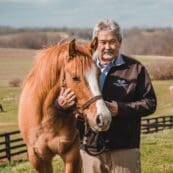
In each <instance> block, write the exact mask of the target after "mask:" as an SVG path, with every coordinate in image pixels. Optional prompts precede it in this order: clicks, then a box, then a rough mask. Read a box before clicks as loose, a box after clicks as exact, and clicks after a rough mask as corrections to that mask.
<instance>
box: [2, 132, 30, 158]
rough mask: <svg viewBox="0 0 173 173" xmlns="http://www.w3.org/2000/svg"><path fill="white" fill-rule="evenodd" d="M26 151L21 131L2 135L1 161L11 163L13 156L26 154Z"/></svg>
mask: <svg viewBox="0 0 173 173" xmlns="http://www.w3.org/2000/svg"><path fill="white" fill-rule="evenodd" d="M26 151H27V150H26V146H25V144H24V143H23V140H22V138H21V136H20V132H19V131H13V132H9V133H4V134H0V160H4V159H7V160H8V161H11V158H12V157H13V156H16V155H19V154H22V153H26Z"/></svg>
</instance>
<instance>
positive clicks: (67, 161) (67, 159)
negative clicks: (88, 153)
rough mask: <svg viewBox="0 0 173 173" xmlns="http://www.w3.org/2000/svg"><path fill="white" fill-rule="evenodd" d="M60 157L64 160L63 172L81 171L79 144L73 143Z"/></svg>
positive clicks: (78, 172)
mask: <svg viewBox="0 0 173 173" xmlns="http://www.w3.org/2000/svg"><path fill="white" fill-rule="evenodd" d="M62 159H63V161H64V168H65V170H64V173H81V169H82V161H81V157H80V151H79V144H78V143H77V144H76V143H74V144H73V146H72V147H71V149H70V150H69V151H68V152H66V153H65V154H64V155H63V156H62Z"/></svg>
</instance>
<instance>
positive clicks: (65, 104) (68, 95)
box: [57, 87, 76, 110]
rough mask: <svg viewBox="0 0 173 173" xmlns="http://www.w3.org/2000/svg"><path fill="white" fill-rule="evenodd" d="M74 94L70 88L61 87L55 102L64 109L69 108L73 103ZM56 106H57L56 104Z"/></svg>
mask: <svg viewBox="0 0 173 173" xmlns="http://www.w3.org/2000/svg"><path fill="white" fill-rule="evenodd" d="M75 99H76V96H75V94H74V92H73V91H71V89H70V88H64V87H62V88H61V91H60V94H59V97H58V98H57V102H58V103H57V104H58V105H59V106H60V107H61V108H62V109H64V110H67V109H69V108H70V107H72V106H73V105H75ZM57 107H58V106H57Z"/></svg>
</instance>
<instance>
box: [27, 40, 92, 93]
mask: <svg viewBox="0 0 173 173" xmlns="http://www.w3.org/2000/svg"><path fill="white" fill-rule="evenodd" d="M68 46H69V43H68V42H62V43H60V44H57V45H54V46H50V47H48V48H45V49H43V50H41V51H40V52H39V53H38V54H37V55H36V57H35V58H36V59H35V63H34V65H33V67H32V69H31V71H30V73H29V74H28V76H27V78H26V80H25V82H24V86H26V85H27V87H29V88H30V89H31V90H33V91H38V92H40V93H42V94H46V93H47V92H48V91H49V90H50V89H51V88H52V87H53V86H54V85H56V84H57V82H59V78H60V70H61V68H62V66H63V63H64V61H65V59H66V57H67V56H68V53H69V52H68V50H69V48H68ZM75 56H76V57H75V61H76V62H75V63H76V64H77V66H76V67H81V68H82V69H87V67H89V66H91V59H90V58H88V57H89V56H91V54H90V51H89V49H87V48H86V47H84V46H80V45H77V46H76V51H75ZM81 56H82V58H80V57H81ZM77 57H79V58H77ZM82 73H83V72H82ZM42 94H41V95H42Z"/></svg>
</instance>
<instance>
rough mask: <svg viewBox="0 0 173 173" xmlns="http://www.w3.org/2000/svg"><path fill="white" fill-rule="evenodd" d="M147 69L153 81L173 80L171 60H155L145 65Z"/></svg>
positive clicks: (172, 63)
mask: <svg viewBox="0 0 173 173" xmlns="http://www.w3.org/2000/svg"><path fill="white" fill-rule="evenodd" d="M147 69H148V71H149V73H150V76H151V78H152V79H153V80H169V79H173V59H172V60H171V59H170V60H167V59H165V60H160V59H158V60H155V61H153V62H152V63H150V64H148V65H147Z"/></svg>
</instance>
